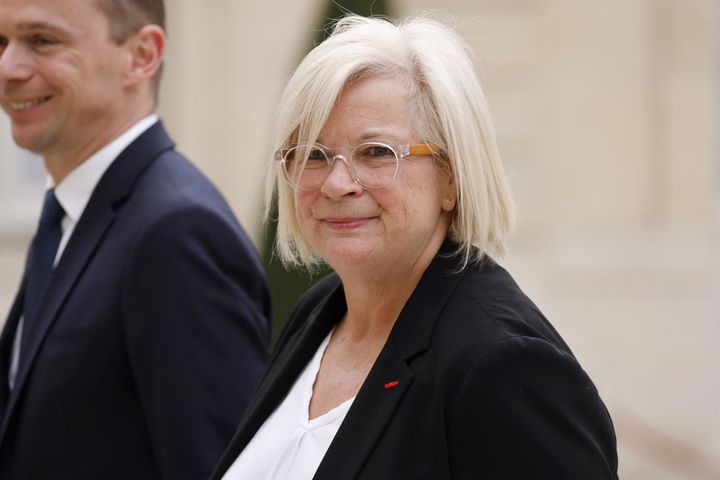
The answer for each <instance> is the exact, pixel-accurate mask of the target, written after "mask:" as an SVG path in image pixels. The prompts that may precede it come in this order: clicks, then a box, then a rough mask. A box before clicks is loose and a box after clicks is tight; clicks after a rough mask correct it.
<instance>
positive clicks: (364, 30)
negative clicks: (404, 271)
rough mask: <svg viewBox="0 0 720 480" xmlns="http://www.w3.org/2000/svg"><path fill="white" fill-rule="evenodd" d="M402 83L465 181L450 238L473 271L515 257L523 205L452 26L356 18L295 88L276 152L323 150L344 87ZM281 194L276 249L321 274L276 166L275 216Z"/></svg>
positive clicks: (429, 135)
mask: <svg viewBox="0 0 720 480" xmlns="http://www.w3.org/2000/svg"><path fill="white" fill-rule="evenodd" d="M376 76H378V77H379V76H392V77H395V78H400V79H403V80H405V81H406V82H407V84H408V86H409V91H410V93H409V102H410V112H411V118H412V121H413V122H414V123H415V125H414V126H415V128H416V130H417V132H418V133H419V134H420V135H421V137H423V138H424V141H425V142H427V143H430V144H432V145H434V146H435V147H436V148H437V150H438V154H437V156H436V158H437V159H438V161H439V162H442V163H443V164H444V165H446V166H447V167H448V168H449V169H450V170H451V172H452V175H453V177H454V180H455V189H456V192H455V193H456V198H457V203H456V206H455V211H454V212H453V216H452V220H451V224H450V228H449V233H450V236H451V237H452V238H453V239H454V240H455V241H456V242H457V243H458V245H459V247H458V250H459V251H458V252H457V253H459V254H461V255H462V258H463V266H464V265H467V263H474V262H480V261H482V259H483V257H484V256H485V255H486V254H487V255H490V256H493V257H498V256H502V255H504V254H505V253H506V247H505V236H506V234H507V233H508V232H509V231H510V230H511V228H512V226H513V223H514V205H513V201H512V197H511V195H510V190H509V187H508V184H507V180H506V178H505V172H504V169H503V166H502V162H501V160H500V155H499V152H498V148H497V144H496V141H495V133H494V129H493V126H492V121H491V118H490V113H489V110H488V106H487V102H486V100H485V96H484V94H483V91H482V88H481V87H480V82H479V80H478V77H477V73H476V71H475V67H474V65H473V62H472V60H471V58H470V55H469V48H468V46H467V44H466V43H465V41H464V40H463V39H462V38H461V37H460V36H459V35H458V34H457V33H455V32H454V31H453V30H451V29H450V28H449V27H446V26H445V25H443V24H441V23H439V22H437V21H435V20H432V19H429V18H426V17H413V18H407V19H403V20H399V21H397V22H392V21H390V20H387V19H381V18H367V17H360V16H354V15H353V16H348V17H345V18H342V19H341V20H339V21H338V22H337V23H336V24H335V25H334V28H333V29H332V33H331V35H330V36H329V37H328V38H327V40H325V41H324V42H322V43H321V44H319V45H318V46H316V47H315V48H314V49H313V50H312V51H311V52H310V53H309V54H308V55H307V56H306V57H305V58H304V59H303V61H302V62H301V63H300V65H299V66H298V68H297V69H296V70H295V72H294V73H293V75H292V76H291V78H290V80H289V81H288V83H287V86H286V87H285V90H284V92H283V94H282V97H281V100H280V104H279V107H278V113H277V119H276V122H275V128H274V132H273V137H272V145H273V147H274V148H275V149H277V150H279V149H284V148H287V147H288V146H289V145H291V144H293V143H296V142H298V141H303V142H310V143H312V142H315V141H316V139H317V137H318V135H319V133H320V130H321V129H322V127H323V125H324V124H325V122H326V121H327V118H328V117H329V115H330V112H331V111H332V109H333V106H334V104H335V101H336V100H337V98H338V96H339V95H340V93H341V91H342V90H343V88H344V87H345V86H346V85H348V84H349V83H351V82H353V81H355V80H358V79H360V78H368V77H376ZM275 191H277V193H278V197H277V199H278V228H277V238H276V248H277V251H278V254H279V256H280V259H281V260H282V262H283V263H284V264H285V265H287V266H306V267H312V266H313V265H315V264H317V263H319V262H320V261H321V259H320V258H319V257H318V256H317V255H316V254H315V253H314V252H313V251H312V249H311V248H310V246H309V245H308V243H307V242H306V241H305V239H304V238H303V237H302V234H301V232H300V229H299V225H298V223H297V219H296V216H295V201H294V192H293V190H292V187H290V185H289V184H288V183H287V182H286V181H285V180H284V177H283V173H282V170H281V167H280V165H279V162H278V161H276V160H273V161H272V162H271V166H270V168H269V169H268V172H267V177H266V194H265V218H266V220H267V219H268V217H269V215H270V211H271V207H272V200H273V194H274V192H275Z"/></svg>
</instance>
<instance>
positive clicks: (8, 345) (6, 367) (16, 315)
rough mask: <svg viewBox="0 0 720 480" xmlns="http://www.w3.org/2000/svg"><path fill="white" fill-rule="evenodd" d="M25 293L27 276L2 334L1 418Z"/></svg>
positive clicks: (0, 340) (5, 406) (3, 413)
mask: <svg viewBox="0 0 720 480" xmlns="http://www.w3.org/2000/svg"><path fill="white" fill-rule="evenodd" d="M24 294H25V278H24V277H23V280H22V282H21V284H20V289H19V291H18V293H17V295H15V300H14V301H13V304H12V307H11V308H10V313H9V314H8V316H7V320H6V321H5V326H4V328H3V331H2V336H0V419H2V418H3V417H4V416H5V411H6V410H7V405H8V400H9V398H10V387H9V373H10V363H11V362H12V347H13V343H14V341H15V332H16V331H17V327H18V323H20V316H21V315H22V307H23V302H22V299H23V296H24Z"/></svg>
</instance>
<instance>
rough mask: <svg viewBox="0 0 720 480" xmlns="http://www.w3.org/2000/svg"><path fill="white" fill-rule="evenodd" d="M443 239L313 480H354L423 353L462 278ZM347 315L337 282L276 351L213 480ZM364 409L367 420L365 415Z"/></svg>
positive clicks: (448, 243) (453, 246)
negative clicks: (342, 479)
mask: <svg viewBox="0 0 720 480" xmlns="http://www.w3.org/2000/svg"><path fill="white" fill-rule="evenodd" d="M456 248H457V244H455V243H454V242H452V241H450V240H446V241H445V243H444V244H443V245H442V247H441V248H440V251H439V252H438V254H437V255H436V257H435V259H434V260H433V261H432V262H431V264H430V266H429V267H428V269H427V270H426V271H425V273H424V274H423V276H422V278H421V279H420V282H419V283H418V285H417V287H416V288H415V291H414V292H413V294H412V295H411V296H410V298H409V299H408V302H407V303H406V304H405V307H403V309H402V311H401V313H400V315H399V317H398V319H397V321H396V322H395V325H394V326H393V328H392V330H391V331H390V335H389V336H388V339H387V342H386V343H385V346H384V347H383V349H382V350H381V352H380V354H379V356H378V358H377V360H376V361H375V364H374V365H373V367H372V369H371V370H370V372H369V374H368V376H367V378H366V379H365V381H364V382H363V385H362V387H361V388H360V391H359V392H358V395H357V397H356V398H355V400H354V401H353V404H352V406H351V407H350V410H349V411H348V413H347V415H346V416H345V419H344V420H343V423H342V425H341V427H340V429H339V430H338V432H337V434H336V436H335V438H334V440H333V442H332V443H331V445H330V447H329V448H328V451H327V453H326V454H325V457H324V458H323V461H322V462H321V463H320V466H319V467H318V470H317V472H316V473H315V476H314V478H315V479H316V480H323V479H328V480H331V479H332V480H334V479H337V478H354V477H355V476H356V475H357V474H358V472H359V471H360V470H361V468H362V466H363V464H364V463H365V460H366V459H367V457H368V455H369V454H370V452H371V451H372V449H373V447H374V446H375V444H376V443H377V440H378V438H379V437H380V435H381V433H382V431H383V430H384V428H385V426H386V424H387V423H388V422H389V421H390V420H391V419H392V416H393V412H394V411H395V409H396V408H397V406H398V404H399V403H400V401H401V399H402V397H403V395H404V394H405V392H406V391H407V389H408V387H409V386H410V385H411V384H412V381H413V371H412V365H411V360H412V358H414V357H416V356H417V355H419V354H422V352H424V351H425V350H427V347H428V344H429V343H430V340H431V337H432V332H433V329H434V327H435V323H436V320H437V318H438V317H439V315H440V313H441V312H442V310H443V308H444V306H445V304H446V303H447V301H448V299H449V298H450V296H451V295H452V293H453V291H454V290H455V288H456V286H457V284H458V282H459V281H460V279H461V278H462V276H463V273H462V272H460V271H459V265H458V263H457V258H456V257H453V256H452V253H453V252H454V251H455V249H456ZM346 310H347V307H346V304H345V296H344V291H343V289H342V285H340V283H339V281H337V285H336V286H335V287H334V288H333V289H332V290H331V291H330V292H329V293H328V294H327V295H326V296H325V297H324V298H323V299H322V300H320V301H319V302H318V304H317V306H315V308H314V309H312V310H311V312H310V313H309V315H308V317H307V321H306V322H305V324H304V325H303V326H302V327H300V329H299V330H298V331H297V333H295V334H294V335H293V337H292V338H291V339H290V340H289V341H288V342H287V344H285V345H284V346H281V350H279V351H277V352H276V357H275V358H274V360H273V362H272V364H271V367H270V369H269V370H268V372H267V374H266V376H265V379H264V380H263V382H262V383H261V385H260V386H259V388H258V390H257V391H256V394H255V396H254V400H253V402H252V403H251V405H250V406H249V407H248V409H247V411H246V413H245V415H244V417H243V420H242V421H241V423H240V427H239V428H238V430H237V432H236V434H235V436H234V437H233V440H232V441H231V443H230V446H229V447H228V449H227V451H226V452H225V454H224V455H223V458H222V459H221V461H220V463H219V465H218V467H217V469H216V471H215V473H214V474H213V476H212V477H211V478H212V479H213V480H217V479H220V478H222V475H224V473H225V472H226V471H227V470H228V469H229V468H230V466H231V465H232V463H233V462H234V461H235V459H236V458H237V457H238V455H239V454H240V453H241V452H242V450H243V449H244V448H245V446H246V445H247V444H248V443H249V442H250V440H251V439H252V437H253V435H255V433H256V432H257V431H258V429H259V428H260V427H261V426H262V424H263V423H264V422H265V420H267V418H268V417H269V416H270V415H271V414H272V413H273V411H274V410H275V408H277V406H278V405H279V404H280V403H281V402H282V400H283V399H284V398H285V396H286V395H287V393H288V392H289V391H290V388H291V387H292V385H293V384H294V382H295V380H296V379H297V378H298V376H299V375H300V373H301V372H302V370H303V369H304V368H305V366H306V365H307V363H308V362H309V361H310V359H311V358H312V356H313V355H314V353H315V352H316V350H317V348H318V347H319V346H320V343H321V342H322V340H323V339H324V338H325V337H326V336H327V335H328V333H329V332H330V330H332V328H333V327H334V326H335V325H336V324H337V322H338V321H339V320H340V319H341V318H342V317H343V314H344V313H345V311H346ZM369 412H372V421H371V422H369V421H368V413H369Z"/></svg>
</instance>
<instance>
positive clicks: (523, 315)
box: [445, 261, 571, 353]
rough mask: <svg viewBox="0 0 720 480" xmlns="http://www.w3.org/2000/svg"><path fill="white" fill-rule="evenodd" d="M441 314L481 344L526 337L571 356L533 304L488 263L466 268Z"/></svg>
mask: <svg viewBox="0 0 720 480" xmlns="http://www.w3.org/2000/svg"><path fill="white" fill-rule="evenodd" d="M445 314H446V316H448V315H449V316H450V317H451V318H452V319H453V321H454V322H457V323H460V324H461V328H462V329H464V330H465V336H466V337H468V338H475V339H482V340H481V341H482V343H485V344H492V343H495V342H497V341H501V340H503V339H505V338H513V337H519V338H522V337H527V338H535V339H541V340H544V341H547V342H549V343H551V344H553V345H554V346H555V347H557V348H559V349H561V350H563V351H565V352H567V353H571V351H570V348H569V347H568V346H567V344H566V343H565V341H564V340H563V339H562V337H561V336H560V334H559V333H558V332H557V330H556V329H555V328H554V327H553V326H552V324H551V323H550V322H549V321H548V319H547V318H546V317H545V315H543V313H542V312H541V311H540V309H539V308H538V307H537V305H535V303H533V301H532V300H530V298H528V296H527V295H525V293H524V292H523V291H522V290H521V288H520V287H519V286H518V284H517V283H516V282H515V280H514V279H513V278H512V276H511V275H510V274H509V273H508V272H507V271H506V270H505V269H504V268H503V267H501V266H500V265H498V264H496V263H494V262H492V261H489V262H487V263H485V264H483V265H481V266H473V267H468V269H467V271H466V272H465V275H464V276H463V278H462V280H461V281H460V282H459V284H458V288H457V289H456V291H455V292H454V294H453V297H452V298H451V299H450V301H449V302H448V307H447V308H446V312H445Z"/></svg>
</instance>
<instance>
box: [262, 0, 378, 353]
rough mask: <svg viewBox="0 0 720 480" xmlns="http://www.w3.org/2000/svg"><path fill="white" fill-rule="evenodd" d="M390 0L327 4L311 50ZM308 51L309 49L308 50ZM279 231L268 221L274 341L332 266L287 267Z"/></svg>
mask: <svg viewBox="0 0 720 480" xmlns="http://www.w3.org/2000/svg"><path fill="white" fill-rule="evenodd" d="M389 3H390V2H389V1H387V0H335V1H332V0H331V1H330V2H328V4H327V7H326V9H325V13H324V15H323V17H322V19H321V20H320V22H319V25H318V28H317V31H318V35H317V38H315V39H314V43H313V44H312V45H308V51H309V50H310V49H311V48H312V46H313V45H315V44H317V43H320V42H321V41H322V40H324V39H325V37H326V36H327V33H328V31H329V30H328V27H330V26H331V25H332V22H333V21H335V20H337V19H338V18H341V17H343V16H345V15H348V14H350V13H355V14H357V15H363V16H369V15H374V16H387V15H390V10H389V5H388V4H389ZM305 53H307V52H305ZM271 218H273V219H274V218H277V209H276V208H275V209H274V210H273V214H272V216H271ZM276 231H277V223H276V222H275V221H272V222H270V223H269V224H268V228H267V230H266V232H265V239H264V242H263V252H262V256H263V263H264V264H265V271H266V272H267V276H268V282H269V283H270V289H271V291H272V307H273V318H272V343H273V345H274V344H275V342H276V340H277V338H278V336H279V335H280V331H281V330H282V327H283V325H284V323H285V321H286V320H287V318H288V316H289V315H290V312H291V311H292V307H293V305H294V304H295V302H296V301H297V299H298V298H299V297H300V295H302V293H303V292H305V291H306V290H307V289H308V288H309V287H310V286H311V285H312V284H313V283H315V282H316V281H317V280H319V279H320V278H322V277H324V276H325V275H327V274H328V273H330V271H331V270H330V269H329V268H324V269H321V270H319V271H317V272H314V273H313V274H312V275H311V274H310V273H308V272H306V271H304V270H287V269H285V268H284V267H283V266H282V264H281V263H280V260H279V259H278V258H277V257H276V256H274V255H273V245H274V243H275V233H276Z"/></svg>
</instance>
